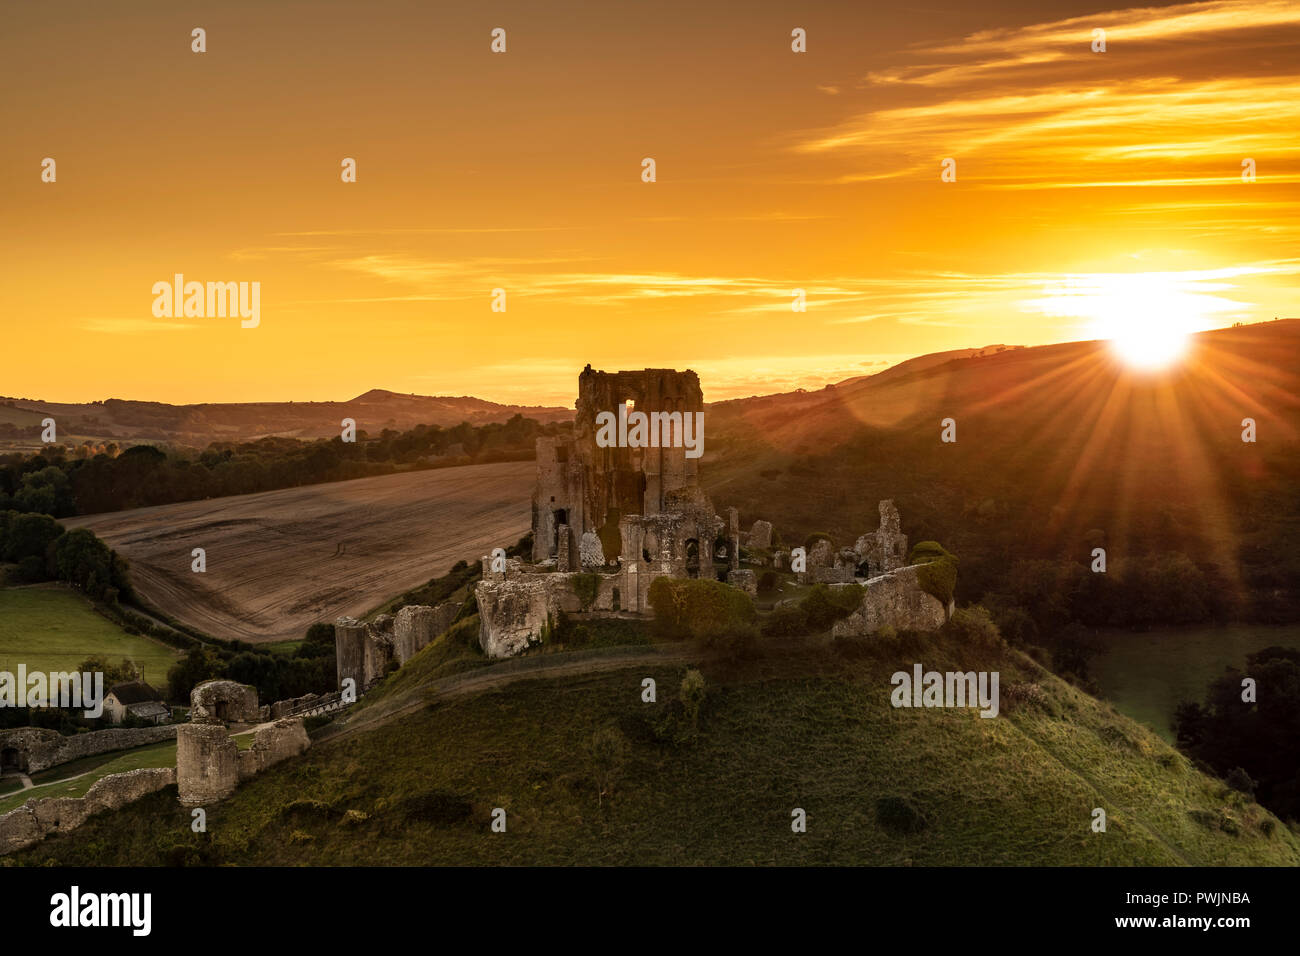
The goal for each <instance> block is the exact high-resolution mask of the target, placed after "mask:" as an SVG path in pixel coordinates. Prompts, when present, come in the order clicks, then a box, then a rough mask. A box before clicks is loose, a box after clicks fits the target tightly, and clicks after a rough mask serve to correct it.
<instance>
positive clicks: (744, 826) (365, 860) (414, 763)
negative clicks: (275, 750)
mask: <svg viewBox="0 0 1300 956" xmlns="http://www.w3.org/2000/svg"><path fill="white" fill-rule="evenodd" d="M470 620H471V621H472V619H470ZM629 651H631V652H635V649H629V648H618V649H605V650H599V651H595V652H589V656H588V657H587V659H594V658H592V657H591V656H590V654H594V655H596V657H612V656H615V653H616V652H618V653H621V654H622V655H623V656H626V655H627V653H628V652H629ZM467 653H468V652H467ZM564 657H565V655H562V654H556V655H551V656H550V657H549V660H550V661H552V662H556V663H560V659H562V658H564ZM576 657H577V656H576V655H575V659H576ZM459 660H460V655H458V654H457V653H456V651H455V648H453V647H449V646H448V644H447V638H446V637H445V636H444V637H443V638H440V639H439V641H436V642H435V643H434V644H432V645H430V646H429V647H428V648H426V649H425V650H424V651H422V652H421V654H419V655H416V657H415V658H414V659H413V660H412V661H411V662H409V663H408V665H407V666H406V667H404V668H402V670H401V671H399V672H397V675H394V676H393V677H390V678H389V680H388V681H387V682H386V683H387V684H388V685H390V686H388V687H386V688H385V689H386V690H387V691H388V693H378V694H373V695H371V694H368V695H367V697H366V699H365V700H364V701H363V702H362V703H361V704H360V705H359V707H358V709H357V710H356V711H355V712H354V713H353V714H351V715H349V717H348V718H347V720H346V721H344V722H343V723H342V725H341V726H330V727H326V728H325V729H324V730H322V731H321V732H319V734H318V735H317V736H318V740H317V743H316V744H315V745H314V746H313V747H312V749H311V750H309V751H308V752H307V753H306V754H305V755H304V756H303V757H301V758H299V759H294V760H289V761H286V762H284V763H282V764H279V765H278V766H275V767H272V768H270V769H268V770H267V771H265V772H263V773H262V774H260V775H258V776H257V777H255V778H254V779H252V780H250V781H248V782H247V783H245V784H244V785H243V786H241V787H240V789H239V790H238V791H237V792H236V793H235V795H234V796H233V797H231V798H230V799H228V800H225V801H223V802H222V803H220V804H218V805H215V806H214V807H212V808H210V809H209V817H208V833H207V834H204V835H202V836H194V835H192V834H191V833H190V832H189V829H188V813H187V811H186V810H185V809H184V808H183V807H181V806H180V805H179V804H178V803H177V800H176V793H175V790H174V789H171V788H168V789H166V790H163V791H161V792H159V793H155V794H151V795H150V796H148V797H145V798H144V799H142V800H140V801H139V802H137V803H134V804H132V805H131V806H129V807H126V808H124V809H123V810H121V811H119V812H118V813H116V814H112V815H106V816H103V817H100V818H97V819H94V820H91V821H89V822H88V823H87V824H86V825H85V826H83V827H82V828H81V829H79V830H77V831H75V832H73V833H69V834H67V835H64V836H58V837H53V838H50V839H47V840H46V841H44V842H43V843H42V844H40V845H39V846H36V847H33V848H31V849H30V850H27V851H23V852H22V853H19V854H14V855H13V856H11V857H9V858H8V862H10V863H11V864H16V865H24V864H28V865H45V864H50V863H53V864H71V863H77V864H80V865H123V864H127V863H130V864H134V865H149V864H154V865H161V864H166V863H173V864H174V863H188V864H208V865H219V864H238V865H304V864H307V865H349V864H364V865H428V864H451V865H474V864H488V865H491V864H510V865H539V864H541V865H546V864H549V865H568V864H589V865H590V864H594V865H608V864H632V865H655V864H740V865H746V864H757V865H764V864H796V865H797V864H805V865H824V864H838V865H863V864H865V865H904V866H906V865H974V864H991V865H1032V864H1038V865H1065V866H1071V865H1148V866H1149V865H1167V864H1173V865H1179V864H1184V865H1185V864H1191V865H1225V864H1227V865H1259V864H1262V865H1289V866H1294V865H1297V864H1298V863H1300V843H1297V839H1296V836H1295V835H1294V834H1293V833H1291V832H1290V831H1289V830H1288V829H1287V828H1286V827H1285V826H1283V825H1281V824H1279V823H1278V821H1277V820H1276V819H1275V818H1274V817H1272V816H1271V815H1270V814H1268V813H1267V811H1265V810H1263V809H1262V808H1261V807H1259V806H1258V805H1256V804H1254V803H1252V802H1251V801H1250V800H1249V799H1248V798H1246V797H1244V796H1242V795H1241V794H1239V793H1236V792H1235V791H1232V790H1230V789H1229V788H1227V787H1226V786H1224V784H1223V783H1222V782H1221V781H1218V780H1215V779H1213V778H1210V777H1207V776H1205V775H1203V774H1201V773H1199V772H1198V771H1197V770H1196V769H1195V768H1194V767H1192V765H1191V764H1190V762H1189V761H1188V760H1187V759H1186V758H1184V757H1182V756H1181V755H1179V754H1178V753H1176V752H1175V751H1173V750H1172V749H1171V748H1170V747H1169V746H1168V745H1167V744H1166V743H1164V742H1163V741H1162V740H1160V739H1159V738H1158V737H1156V735H1155V734H1153V733H1152V732H1150V731H1149V730H1147V729H1146V728H1144V727H1142V726H1140V725H1138V724H1136V723H1134V722H1133V721H1131V720H1130V719H1128V718H1127V717H1125V716H1123V715H1121V714H1118V713H1116V712H1115V711H1114V710H1113V709H1112V708H1110V707H1109V706H1107V705H1105V704H1103V703H1100V702H1098V701H1096V700H1094V699H1093V698H1090V697H1088V696H1087V695H1086V694H1083V693H1082V692H1080V691H1078V690H1077V689H1075V688H1073V687H1071V686H1069V685H1067V684H1065V683H1064V682H1062V681H1060V680H1058V679H1057V678H1055V677H1053V676H1051V675H1050V674H1047V673H1046V672H1044V671H1042V669H1041V668H1039V667H1037V666H1036V665H1035V664H1034V663H1033V662H1032V661H1029V660H1028V659H1027V658H1025V657H1024V656H1023V655H1020V654H1017V653H1016V652H1013V651H1009V650H1006V649H1005V648H997V647H986V648H972V647H967V646H962V645H960V644H959V643H957V642H956V641H955V639H951V638H946V637H940V636H936V637H933V638H926V639H905V638H900V639H898V640H896V641H879V642H873V643H871V644H869V645H868V646H866V647H861V646H860V647H859V650H858V651H857V652H855V653H854V654H852V655H851V656H845V655H844V654H842V653H839V652H837V651H836V650H834V649H833V648H832V647H830V646H829V645H828V644H827V642H825V641H821V640H817V639H810V640H807V641H794V640H791V641H783V642H780V643H779V644H776V643H769V644H768V645H767V648H766V649H765V651H764V654H763V656H762V657H761V658H760V659H758V660H755V661H752V662H748V663H743V664H724V663H721V662H717V661H711V660H708V659H705V660H702V661H701V663H700V666H701V668H702V670H703V673H704V675H705V679H706V682H707V688H708V693H707V697H706V698H705V701H704V704H703V707H702V710H701V714H700V718H699V731H698V735H697V736H694V737H693V738H692V737H689V736H687V737H682V736H680V735H677V734H671V735H669V736H667V737H665V736H664V735H663V733H662V732H661V731H660V730H657V729H656V727H657V726H658V727H662V721H664V720H665V719H667V718H668V713H669V708H670V706H671V704H670V702H671V700H672V699H673V697H674V696H675V695H676V692H677V687H678V684H679V682H680V681H681V678H682V667H680V666H669V665H665V664H658V663H653V662H652V663H645V664H639V665H636V666H632V667H627V668H625V669H619V670H613V671H609V672H602V673H590V674H586V675H583V674H571V675H569V676H567V677H565V678H563V679H557V678H549V679H548V678H545V677H542V676H538V677H535V678H532V679H519V680H515V681H513V682H511V683H508V684H501V685H500V686H497V687H495V688H488V689H485V690H482V691H479V692H477V693H468V694H465V695H458V696H447V695H448V694H452V685H442V684H440V685H439V686H440V687H444V690H443V691H442V692H440V693H438V694H432V693H431V692H430V688H429V685H428V684H427V683H424V682H422V681H421V677H426V678H427V677H428V676H430V675H432V674H435V673H436V674H446V673H448V672H452V671H454V670H455V668H456V667H457V662H458V661H459ZM465 661H466V663H468V658H465ZM914 661H921V662H924V664H925V666H926V667H927V668H932V669H938V670H950V669H956V670H967V669H974V670H983V669H998V670H999V671H1000V673H1001V675H1002V681H1003V685H1002V686H1003V705H1004V711H1003V714H1002V715H1001V716H1000V717H998V718H996V719H992V720H986V719H982V718H980V717H978V716H976V715H975V714H974V713H973V712H971V711H969V710H925V709H920V710H916V709H894V708H893V707H891V706H890V704H889V690H890V683H889V676H890V674H891V673H892V672H893V671H894V670H896V669H898V668H899V667H904V666H909V665H910V662H914ZM512 667H514V668H516V669H517V668H518V662H506V663H505V664H483V665H480V666H476V667H472V668H471V670H470V671H469V672H467V673H465V674H463V675H460V676H457V677H454V678H451V680H452V681H453V682H454V681H460V680H470V679H473V680H482V679H483V677H484V676H485V675H488V674H491V673H493V672H494V671H496V672H497V673H501V674H505V673H508V672H509V669H510V668H512ZM647 676H649V677H654V678H655V679H656V680H657V682H658V688H659V700H658V701H657V702H656V703H652V704H647V703H645V702H643V701H642V699H641V686H642V685H641V681H642V679H643V678H645V677H647ZM1024 681H1032V682H1034V683H1036V684H1037V685H1039V686H1040V687H1041V688H1042V691H1043V697H1042V700H1041V702H1039V703H1021V704H1019V705H1015V706H1012V704H1011V702H1010V701H1009V700H1008V697H1007V696H1006V688H1007V687H1009V686H1011V685H1012V684H1015V683H1018V682H1024ZM399 706H405V707H408V708H410V709H409V710H406V711H402V712H397V715H396V716H393V717H392V718H391V719H389V720H387V721H384V720H383V719H382V718H383V716H384V714H393V713H395V712H394V710H393V708H395V707H399ZM368 716H369V718H370V719H371V720H373V721H374V723H371V724H368V725H367V724H366V723H365V721H366V719H367V717H368ZM350 725H355V726H356V727H358V728H361V727H363V726H364V727H365V729H363V730H359V731H358V732H357V733H355V734H354V735H351V736H349V735H346V733H345V732H346V730H347V728H348V726H350ZM679 726H680V725H679ZM602 728H619V732H620V733H621V734H622V735H623V739H624V741H625V750H624V756H623V758H622V760H621V761H620V762H619V764H618V767H617V773H616V774H615V775H614V778H613V781H612V784H609V783H608V781H607V785H606V787H605V790H604V793H603V794H602V793H601V788H600V786H599V785H598V781H600V780H601V779H602V776H601V771H600V769H599V766H598V765H597V763H596V761H595V758H594V757H593V750H592V742H593V733H594V732H595V731H597V730H599V729H602ZM882 801H883V802H882ZM899 805H906V807H908V808H910V809H908V811H907V812H908V813H911V814H914V816H913V817H910V818H908V819H909V821H910V822H909V823H908V825H907V826H906V827H900V826H899V825H898V820H899V815H898V812H897V807H898V806H899ZM498 807H499V808H503V809H505V810H506V813H507V831H506V832H505V833H493V832H492V831H491V830H490V828H489V822H490V820H491V817H492V812H493V810H494V808H498ZM882 807H884V808H885V809H883V810H882ZM1096 807H1102V808H1104V809H1105V810H1106V811H1107V815H1108V828H1107V831H1106V832H1105V833H1094V832H1092V831H1091V829H1090V822H1091V820H1092V812H1093V808H1096ZM794 808H801V809H803V810H805V811H806V813H807V822H808V827H807V832H806V833H801V834H796V833H793V832H792V831H791V825H790V821H791V811H792V810H793V809H794Z"/></svg>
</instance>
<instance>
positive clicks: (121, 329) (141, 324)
mask: <svg viewBox="0 0 1300 956" xmlns="http://www.w3.org/2000/svg"><path fill="white" fill-rule="evenodd" d="M81 328H82V329H83V330H84V331H86V332H105V333H108V334H110V335H142V334H144V333H147V332H182V331H184V330H186V329H197V328H198V326H197V325H195V324H194V323H192V322H171V321H168V322H161V321H159V320H157V319H109V318H94V319H83V320H82V321H81Z"/></svg>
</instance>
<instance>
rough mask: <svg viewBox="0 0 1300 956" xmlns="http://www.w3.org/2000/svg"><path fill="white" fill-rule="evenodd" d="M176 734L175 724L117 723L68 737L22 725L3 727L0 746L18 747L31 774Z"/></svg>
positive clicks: (24, 767) (21, 762) (21, 761)
mask: <svg viewBox="0 0 1300 956" xmlns="http://www.w3.org/2000/svg"><path fill="white" fill-rule="evenodd" d="M175 736H176V726H175V725H174V724H164V725H162V726H159V727H131V728H127V727H114V728H111V729H108V730H92V731H90V732H89V733H84V734H73V735H70V736H67V737H65V736H63V735H62V734H60V733H58V732H57V731H54V730H46V729H44V728H38V727H19V728H17V729H15V730H0V750H8V749H9V748H11V747H12V748H13V749H15V750H17V751H18V767H19V769H20V770H22V771H23V772H24V773H29V774H30V773H39V772H40V771H42V770H48V769H49V768H50V767H57V766H58V765H59V764H63V763H67V762H69V761H71V760H80V759H81V758H82V757H93V756H94V755H95V754H102V753H107V752H108V751H110V750H125V749H127V748H128V747H140V746H143V745H144V744H152V743H157V742H158V741H160V740H170V739H172V738H173V737H175Z"/></svg>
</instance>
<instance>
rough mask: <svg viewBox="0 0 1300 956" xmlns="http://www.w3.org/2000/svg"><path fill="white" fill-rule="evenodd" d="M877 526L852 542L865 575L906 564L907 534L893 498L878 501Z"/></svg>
mask: <svg viewBox="0 0 1300 956" xmlns="http://www.w3.org/2000/svg"><path fill="white" fill-rule="evenodd" d="M879 510H880V527H878V528H877V529H876V530H875V531H868V532H867V533H866V534H864V535H863V536H862V537H860V538H858V540H857V542H856V543H855V544H854V545H853V550H854V551H855V552H856V553H857V556H858V560H859V561H860V562H861V564H862V566H863V568H864V570H865V571H866V574H867V576H868V577H875V576H876V575H878V574H888V573H889V572H890V571H897V570H898V569H899V568H901V567H903V566H904V565H906V564H907V535H905V534H903V530H902V525H901V519H900V518H899V515H898V508H896V507H895V506H894V502H893V501H892V500H885V501H882V502H880V505H879Z"/></svg>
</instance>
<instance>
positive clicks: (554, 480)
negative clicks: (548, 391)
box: [532, 365, 717, 571]
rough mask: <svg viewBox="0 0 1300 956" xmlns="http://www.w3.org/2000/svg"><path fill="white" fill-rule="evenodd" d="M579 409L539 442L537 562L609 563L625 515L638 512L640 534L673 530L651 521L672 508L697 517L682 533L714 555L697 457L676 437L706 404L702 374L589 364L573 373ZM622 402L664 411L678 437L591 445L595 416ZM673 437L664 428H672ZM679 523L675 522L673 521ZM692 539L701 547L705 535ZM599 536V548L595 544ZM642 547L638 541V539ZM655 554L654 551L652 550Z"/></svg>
mask: <svg viewBox="0 0 1300 956" xmlns="http://www.w3.org/2000/svg"><path fill="white" fill-rule="evenodd" d="M574 405H575V408H576V409H577V413H576V415H575V416H574V421H573V435H572V437H557V438H550V437H543V438H539V439H538V440H537V485H536V489H535V490H534V492H533V555H532V560H533V563H535V564H548V563H551V562H554V565H553V566H554V568H555V570H557V571H577V570H579V569H580V568H581V567H582V566H583V564H584V560H583V559H585V561H586V562H589V563H587V565H586V566H589V567H591V566H598V565H597V564H596V561H597V559H599V564H600V565H605V564H613V563H614V562H615V561H616V559H617V558H618V557H620V556H622V555H624V554H626V553H628V552H629V551H632V552H633V553H635V550H636V549H634V548H631V547H629V544H628V542H627V541H626V540H621V539H623V530H624V529H623V527H622V526H621V525H622V522H623V519H624V517H633V516H634V517H636V518H637V519H638V521H637V522H635V525H637V526H639V527H640V528H641V529H643V530H642V536H643V537H644V535H647V534H648V535H652V536H654V537H655V539H656V540H655V541H653V542H649V544H655V543H658V538H659V537H661V536H664V535H665V534H667V536H668V537H672V536H673V535H672V532H671V531H669V526H668V525H656V523H655V521H654V519H656V518H659V517H660V516H669V515H675V516H678V517H679V518H680V519H685V521H686V522H687V523H691V521H692V519H693V520H694V523H693V524H692V527H691V528H690V529H687V530H689V531H690V532H691V533H692V534H693V535H694V533H695V532H698V533H699V534H704V535H706V536H708V538H709V540H708V542H707V543H708V544H709V545H710V550H708V551H706V552H705V553H706V554H712V550H711V545H712V534H713V533H715V532H716V530H717V529H716V528H714V527H713V521H714V514H713V507H712V506H711V505H710V504H709V501H708V499H707V498H706V497H705V496H704V493H703V492H702V491H701V490H700V485H699V459H698V458H692V457H688V455H687V449H686V448H685V447H684V443H683V442H682V441H681V434H682V429H683V422H684V418H683V417H684V416H685V415H689V414H694V413H697V412H699V413H703V411H704V393H703V391H702V390H701V389H700V379H699V376H698V375H696V374H695V373H694V372H692V371H690V370H687V371H685V372H679V371H677V370H675V369H667V368H648V369H644V370H642V371H639V372H601V371H597V370H595V369H593V368H592V367H591V366H590V365H588V366H587V367H586V368H584V369H583V370H582V373H581V374H580V375H579V376H578V399H577V401H576V402H575V403H574ZM620 406H625V407H626V408H627V409H628V411H629V412H631V411H636V412H644V413H646V414H647V415H662V416H664V418H663V419H662V420H663V421H665V422H667V423H668V427H669V428H670V429H673V428H675V429H676V433H675V434H676V436H677V439H678V440H677V442H676V444H671V443H670V444H668V445H667V446H666V447H665V445H664V443H662V442H660V441H658V438H659V437H660V436H659V433H658V432H656V431H655V430H654V429H653V428H652V433H653V434H654V439H653V440H654V445H653V446H652V447H628V446H626V445H625V446H614V447H606V448H602V447H600V445H598V444H597V442H596V433H597V423H596V417H597V415H599V414H600V413H601V412H615V411H616V410H617V409H619V407H620ZM670 434H671V433H670ZM679 523H681V522H680V521H679ZM691 540H694V541H696V543H697V544H698V545H699V546H701V547H703V546H704V545H705V543H706V542H705V541H704V540H701V539H699V538H697V537H694V536H693V537H692V539H691ZM595 543H599V545H600V549H599V550H597V549H596V548H595V546H594V545H595ZM638 543H640V544H643V545H645V544H647V542H645V541H644V540H641V541H640V542H638ZM643 550H646V551H649V553H650V554H651V556H652V557H658V556H659V553H658V551H657V550H653V551H651V550H650V549H649V548H648V547H646V548H643ZM647 560H648V559H647Z"/></svg>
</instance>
